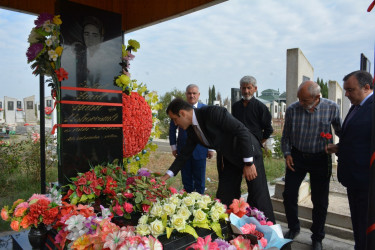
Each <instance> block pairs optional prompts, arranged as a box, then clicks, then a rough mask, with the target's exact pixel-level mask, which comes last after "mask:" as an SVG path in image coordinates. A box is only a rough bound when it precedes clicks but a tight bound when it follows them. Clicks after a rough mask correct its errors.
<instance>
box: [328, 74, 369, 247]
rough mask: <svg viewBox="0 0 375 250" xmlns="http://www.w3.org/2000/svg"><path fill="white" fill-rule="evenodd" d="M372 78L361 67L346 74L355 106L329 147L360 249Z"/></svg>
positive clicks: (363, 241) (365, 206) (363, 234)
mask: <svg viewBox="0 0 375 250" xmlns="http://www.w3.org/2000/svg"><path fill="white" fill-rule="evenodd" d="M372 81H373V79H372V76H371V74H370V73H368V72H366V71H360V70H359V71H354V72H352V73H350V74H348V75H346V76H345V77H344V89H345V96H346V97H348V98H349V100H350V102H351V103H352V106H351V108H350V110H349V112H348V115H347V116H346V117H345V120H344V123H343V125H342V128H343V131H342V134H341V136H340V142H339V144H337V145H334V144H329V145H328V147H327V150H328V152H329V153H337V155H338V167H337V176H338V179H339V181H340V182H341V184H342V185H344V186H345V187H346V188H347V193H348V200H349V206H350V214H351V218H352V224H353V233H354V241H355V249H356V250H359V249H365V248H366V226H367V209H368V194H369V181H370V158H371V129H372V126H373V124H372V112H373V102H374V96H373V92H372V89H373V85H372Z"/></svg>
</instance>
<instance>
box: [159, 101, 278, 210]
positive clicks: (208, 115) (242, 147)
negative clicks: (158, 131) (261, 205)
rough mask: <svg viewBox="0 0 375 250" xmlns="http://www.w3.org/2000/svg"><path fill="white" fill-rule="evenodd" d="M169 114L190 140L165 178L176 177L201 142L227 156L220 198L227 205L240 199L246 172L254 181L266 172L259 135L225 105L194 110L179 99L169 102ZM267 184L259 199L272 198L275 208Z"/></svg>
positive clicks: (220, 186)
mask: <svg viewBox="0 0 375 250" xmlns="http://www.w3.org/2000/svg"><path fill="white" fill-rule="evenodd" d="M167 113H168V115H169V117H170V118H171V119H172V120H173V122H174V123H175V124H176V125H178V126H179V127H181V128H183V129H184V130H186V131H187V135H188V139H187V141H186V145H185V147H184V148H183V149H182V150H181V153H180V154H179V155H177V157H176V159H175V161H174V162H173V163H172V165H171V167H170V168H169V170H168V171H167V173H166V174H165V175H164V176H163V177H162V180H167V179H169V178H170V177H173V176H175V175H176V174H177V173H178V172H179V171H180V170H181V169H182V168H183V167H184V165H185V162H186V161H187V160H188V159H189V158H190V157H191V154H192V152H193V150H194V148H195V146H196V145H197V144H201V145H204V146H205V147H208V148H212V149H215V150H216V151H217V152H218V153H221V154H222V155H223V157H224V164H223V166H222V168H223V171H222V174H220V176H219V186H218V190H217V193H216V197H217V198H219V199H220V200H221V201H222V203H224V204H226V205H230V204H231V203H232V201H233V199H239V198H240V196H241V180H242V175H244V176H245V178H246V179H247V180H253V179H255V178H257V176H258V171H264V168H263V166H262V168H258V166H261V165H262V162H263V159H262V151H261V148H260V146H259V143H254V142H256V138H255V137H254V136H253V135H252V134H251V133H250V132H249V130H248V129H247V128H246V127H245V126H244V125H243V124H242V123H241V122H240V121H238V120H237V119H236V118H234V117H233V116H232V115H231V114H229V113H228V111H227V110H226V109H225V108H222V107H218V106H205V107H202V108H200V109H193V107H192V106H191V105H190V104H189V103H187V102H185V101H184V100H182V99H175V100H173V101H172V102H171V103H170V104H169V106H168V108H167ZM262 176H265V174H262ZM264 183H265V185H264V186H263V187H259V190H258V195H259V199H263V200H265V202H267V201H268V202H269V203H270V206H269V207H272V205H271V199H270V197H269V193H268V188H267V182H264ZM266 191H267V192H266Z"/></svg>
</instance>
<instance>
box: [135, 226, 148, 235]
mask: <svg viewBox="0 0 375 250" xmlns="http://www.w3.org/2000/svg"><path fill="white" fill-rule="evenodd" d="M136 232H137V233H138V234H140V235H142V236H145V235H148V234H150V228H149V226H148V225H147V224H138V226H137V228H136Z"/></svg>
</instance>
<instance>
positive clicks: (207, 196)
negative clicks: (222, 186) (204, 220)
mask: <svg viewBox="0 0 375 250" xmlns="http://www.w3.org/2000/svg"><path fill="white" fill-rule="evenodd" d="M202 200H204V202H206V203H210V202H211V201H212V200H211V197H210V196H209V195H202Z"/></svg>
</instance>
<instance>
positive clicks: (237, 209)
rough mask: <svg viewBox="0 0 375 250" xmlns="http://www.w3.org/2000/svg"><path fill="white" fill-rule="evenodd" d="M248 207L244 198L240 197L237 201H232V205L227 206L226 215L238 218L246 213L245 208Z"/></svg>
mask: <svg viewBox="0 0 375 250" xmlns="http://www.w3.org/2000/svg"><path fill="white" fill-rule="evenodd" d="M248 207H250V206H249V204H248V203H247V202H245V200H244V198H243V197H241V198H240V199H239V200H237V199H233V202H232V204H231V205H230V206H229V208H230V209H229V210H228V214H230V213H234V214H235V215H237V216H238V217H240V218H241V217H242V216H244V215H245V214H246V213H247V210H246V209H247V208H248Z"/></svg>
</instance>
